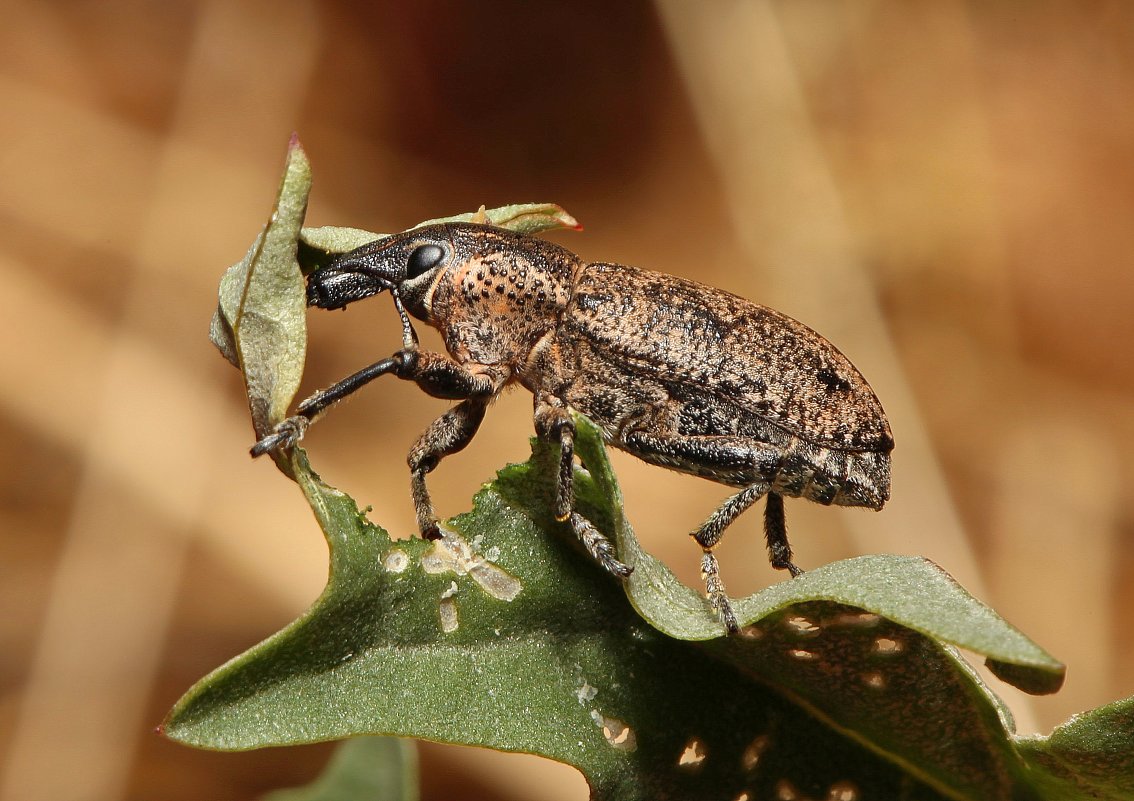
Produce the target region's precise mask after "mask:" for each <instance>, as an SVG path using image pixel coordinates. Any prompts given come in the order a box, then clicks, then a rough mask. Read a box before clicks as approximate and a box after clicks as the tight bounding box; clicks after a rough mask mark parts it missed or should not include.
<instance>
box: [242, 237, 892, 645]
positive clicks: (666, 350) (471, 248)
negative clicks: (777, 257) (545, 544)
mask: <svg viewBox="0 0 1134 801" xmlns="http://www.w3.org/2000/svg"><path fill="white" fill-rule="evenodd" d="M383 290H385V291H388V292H389V293H390V295H391V296H392V298H393V301H394V305H395V307H396V309H397V312H398V314H399V316H400V317H401V322H402V331H403V336H402V338H403V342H402V347H401V349H400V350H398V351H397V352H395V353H394V354H393V355H392V356H390V357H389V358H386V359H383V360H382V361H379V362H377V363H375V364H372V365H370V366H369V367H366V368H364V369H362V370H360V371H358V372H357V373H354V374H353V375H351V376H348V377H347V378H345V379H343V380H342V381H340V382H339V383H337V384H335V385H334V386H331V387H329V388H328V389H324V390H321V391H319V392H316V393H315V394H314V395H312V396H311V397H309V398H307V399H306V400H305V401H303V402H302V403H301V404H300V405H299V407H298V408H297V414H296V415H295V416H294V417H290V418H288V419H287V420H285V421H283V422H282V423H280V425H279V426H278V427H277V428H276V430H275V431H274V432H273V433H272V434H270V435H268V436H266V437H264V438H263V439H262V440H260V441H259V442H258V443H257V444H256V445H255V446H254V447H253V448H252V453H253V455H257V456H258V455H261V454H263V453H266V452H268V451H271V450H274V449H276V448H280V447H289V446H291V445H293V444H295V443H296V442H297V441H298V440H299V439H300V438H301V437H302V436H303V434H304V432H305V431H306V429H307V426H308V425H309V424H310V422H311V421H313V420H314V419H316V418H317V417H318V416H319V415H320V414H322V413H323V412H324V411H326V410H327V409H328V408H329V407H330V406H331V405H333V404H334V403H336V402H337V401H340V400H342V399H343V398H345V397H346V396H347V395H350V394H351V393H352V392H354V391H355V390H357V389H359V388H360V387H362V386H363V385H365V384H367V383H369V382H370V381H372V380H374V379H375V378H378V377H379V376H382V375H386V374H387V373H389V374H393V375H395V376H397V377H398V378H402V379H405V380H409V381H413V382H415V383H416V384H417V385H418V386H419V387H420V388H421V389H422V390H423V391H425V392H426V393H428V394H429V395H432V396H434V397H437V398H444V399H448V400H455V401H459V403H457V404H456V405H455V406H453V407H452V408H450V409H449V410H448V411H447V412H445V414H443V415H441V416H440V417H439V418H437V420H435V421H434V422H433V423H432V424H431V425H430V426H429V427H428V428H427V429H426V430H425V432H424V433H423V434H422V435H421V436H420V438H418V440H417V442H416V444H414V446H413V447H412V448H411V449H410V452H409V457H408V462H409V469H410V486H411V491H412V496H413V503H414V507H415V510H416V514H417V524H418V528H419V529H420V531H421V534H422V536H424V537H426V538H428V539H437V538H439V537H440V536H441V533H440V529H439V525H438V519H437V516H436V514H435V513H434V510H433V504H432V502H431V500H430V496H429V491H428V490H427V488H426V481H425V477H426V475H427V474H428V473H429V472H431V471H432V470H433V469H434V468H435V467H437V465H438V463H439V462H440V461H441V459H443V458H444V457H446V456H448V455H450V454H453V453H456V452H457V451H460V450H461V449H462V448H464V447H465V446H466V445H468V443H469V441H470V440H471V439H472V438H473V436H474V435H475V434H476V431H477V428H478V427H479V426H480V423H481V420H482V419H483V418H484V414H485V410H486V409H487V408H488V405H489V403H491V401H492V400H493V398H495V397H496V396H497V395H498V394H499V393H500V392H501V391H502V390H503V389H504V388H505V387H507V386H509V385H510V384H513V383H519V384H520V385H521V386H523V387H524V388H525V389H527V390H528V391H530V392H531V393H532V395H533V396H534V404H535V413H534V421H535V430H536V433H537V435H538V436H540V437H542V438H544V439H545V440H548V441H550V442H554V443H557V444H558V445H559V448H560V457H559V458H560V461H559V465H558V477H557V484H556V491H555V499H554V512H555V517H556V519H557V520H559V521H561V522H563V523H565V524H567V525H569V526H570V528H571V529H572V531H573V532H574V534H575V536H577V537H578V538H579V540H580V541H581V542H582V544H583V545H584V546H585V548H586V550H587V551H588V552H589V553H590V554H591V556H592V557H593V558H594V559H595V560H596V561H597V562H599V563H600V564H601V565H602V566H603V567H604V568H606V570H608V571H609V572H611V573H613V574H614V575H616V576H620V577H623V578H625V577H627V576H629V575H630V572H631V570H632V567H631V566H630V565H627V564H625V563H623V562H622V561H620V560H619V559H618V558H617V556H616V554H615V550H614V547H613V546H612V544H611V543H610V541H609V540H607V538H606V537H604V536H603V535H602V534H601V533H600V532H599V531H598V530H597V529H596V528H595V527H594V526H593V525H592V524H591V523H590V521H588V520H587V519H586V518H585V517H583V516H582V515H580V514H579V513H578V512H576V511H575V508H574V495H573V490H572V475H573V461H574V434H575V429H574V424H573V422H572V417H571V413H570V410H572V409H574V410H577V411H579V412H581V413H583V414H584V415H586V416H587V417H589V418H590V419H591V420H592V421H594V422H595V424H596V425H597V426H598V427H599V429H600V430H601V431H602V436H603V439H604V441H605V442H606V443H607V444H608V445H611V446H613V447H615V448H618V449H620V450H624V451H627V452H628V453H631V454H633V455H634V456H637V457H638V458H640V459H642V460H644V461H646V462H649V463H651V464H655V465H660V466H662V467H667V468H670V469H671V470H677V471H680V472H683V473H689V474H692V475H695V476H700V477H701V478H706V479H709V480H712V481H716V482H719V483H721V484H726V485H729V486H732V487H735V488H737V489H738V491H737V492H736V493H735V494H734V495H732V496H731V497H729V498H728V499H727V500H725V501H724V503H722V504H721V505H720V507H719V508H718V509H717V510H716V511H715V512H713V513H712V515H710V516H709V518H708V520H706V521H705V522H704V523H703V524H702V525H701V526H700V528H698V529H696V530H695V531H693V532H692V534H691V536H692V537H693V539H694V540H696V542H697V544H698V545H700V546H701V548H702V552H703V553H702V560H701V571H702V575H703V577H704V579H705V585H706V590H707V595H708V598H709V602H710V604H711V606H712V608H713V609H714V610H715V611H716V613H717V614H718V616H719V617H720V619H721V622H722V623H723V624H724V626H725V627H726V629H727V630H728V631H729V632H733V633H735V632H736V631H737V629H738V625H737V620H736V616H735V614H734V613H733V610H732V607H731V606H730V604H729V600H728V597H727V595H726V593H725V589H724V585H723V583H722V581H721V578H720V574H719V569H718V565H717V560H716V557H715V556H714V555H713V549H714V547H715V546H716V545H717V543H718V542H720V540H721V537H722V535H723V534H724V531H725V529H726V528H728V526H729V525H730V524H731V523H732V522H733V521H734V520H735V519H736V518H737V517H738V516H739V515H740V514H741V513H742V512H744V511H745V510H746V509H748V507H750V506H752V504H753V503H755V502H756V501H757V500H759V499H760V498H762V497H763V498H766V501H765V506H764V536H765V538H766V541H767V548H768V554H769V559H770V561H771V563H772V565H773V567H776V568H779V569H782V570H787V571H788V572H789V573H791V575H792V576H793V577H794V576H798V575H799V574H800V573H801V572H802V571H800V569H799V568H798V567H796V565H795V564H794V563H793V562H792V549H791V546H790V545H789V543H788V536H787V528H786V525H785V522H784V501H783V499H784V498H785V497H800V498H806V499H807V500H810V501H815V502H817V503H821V504H826V505H830V504H834V505H838V506H862V507H867V508H871V509H880V508H882V505H883V504H884V503H885V502H886V501H887V500H888V499H889V496H890V452H891V450H892V449H893V446H894V440H893V437H892V435H891V433H890V426H889V423H888V422H887V419H886V415H885V413H884V412H883V410H882V406H881V404H880V403H879V401H878V398H877V397H876V396H875V394H874V392H873V391H872V390H871V388H870V386H869V385H868V384H867V383H866V381H865V379H863V377H862V375H861V374H860V373H859V371H858V370H857V369H856V368H855V367H854V366H853V365H852V364H851V363H850V361H849V360H848V359H847V358H846V357H845V356H844V355H843V354H842V353H841V352H839V350H838V349H836V348H835V346H834V345H832V344H831V343H830V342H828V341H827V340H826V339H824V338H823V337H822V336H820V335H819V334H817V333H816V332H814V331H813V330H811V329H810V328H808V327H807V326H805V325H803V324H802V323H799V322H797V321H796V320H793V319H792V318H790V317H788V316H787V315H784V314H781V313H780V312H777V311H775V310H773V309H770V308H767V307H765V306H761V305H759V304H756V303H753V302H751V301H748V300H745V299H744V298H741V297H738V296H736V295H733V294H730V293H728V292H725V291H722V290H719V289H714V288H712V287H708V286H705V285H702V284H699V283H697V282H694V281H690V280H686V279H683V278H677V277H674V276H671V275H665V274H662V273H656V272H649V271H647V270H642V269H637V268H634V267H627V266H623V265H620V264H607V263H587V262H585V261H583V260H582V259H581V258H580V257H578V256H576V255H575V254H574V253H572V252H571V251H569V250H567V249H565V248H563V247H561V246H559V245H557V244H555V243H552V242H549V241H546V240H543V239H538V238H536V237H533V236H528V235H524V234H519V233H515V232H512V231H508V230H504V229H500V228H494V227H491V226H487V225H481V224H476V223H446V224H436V225H430V226H425V227H421V228H416V229H413V230H410V231H407V232H405V233H402V234H397V235H394V236H389V237H385V238H382V239H379V240H376V241H374V242H372V243H370V244H368V245H364V246H363V247H360V248H358V249H357V250H354V251H351V252H350V253H346V254H343V255H341V256H338V257H337V258H335V259H334V260H333V261H331V262H330V263H328V264H327V265H325V266H323V267H320V268H319V269H317V270H315V271H314V272H313V273H311V274H310V275H309V276H308V279H307V303H308V305H309V306H317V307H319V308H322V309H340V308H343V307H345V306H347V305H348V304H350V303H353V302H355V301H359V300H362V299H364V298H367V297H370V296H371V295H376V294H378V293H380V292H382V291H383ZM411 316H412V317H415V318H417V319H418V320H422V321H424V322H426V323H428V324H429V325H431V326H433V327H434V328H436V329H437V330H438V331H440V333H441V335H442V337H443V338H444V342H445V347H446V349H447V350H448V354H447V355H446V354H441V353H431V352H427V351H423V350H421V349H420V348H419V347H418V340H417V335H416V333H415V331H414V328H413V324H412V322H411V320H410V317H411Z"/></svg>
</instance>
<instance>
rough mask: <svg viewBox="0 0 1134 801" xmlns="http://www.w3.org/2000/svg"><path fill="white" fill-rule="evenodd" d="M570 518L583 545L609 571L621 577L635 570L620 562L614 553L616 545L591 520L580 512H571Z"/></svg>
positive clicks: (573, 528)
mask: <svg viewBox="0 0 1134 801" xmlns="http://www.w3.org/2000/svg"><path fill="white" fill-rule="evenodd" d="M568 520H569V521H570V523H571V530H572V531H574V532H575V536H576V537H578V538H579V542H581V543H583V547H584V548H586V549H587V553H589V554H590V555H591V558H592V559H594V560H595V561H596V562H598V563H599V564H600V565H602V566H603V568H604V569H605V570H606V571H607V572H608V573H612V574H614V575H615V576H618V577H619V578H628V577H629V576H630V574H631V573H633V572H634V568H633V567H631V566H630V565H628V564H626V563H625V562H620V561H619V560H618V558H617V557H615V555H614V546H613V545H612V544H611V542H610V540H608V539H607V538H606V537H604V536H603V535H602V534H601V533H600V532H599V530H598V529H597V528H595V527H594V526H593V525H592V524H591V521H589V520H587V518H585V517H583V516H582V515H581V514H579V513H578V512H571V515H570V517H568Z"/></svg>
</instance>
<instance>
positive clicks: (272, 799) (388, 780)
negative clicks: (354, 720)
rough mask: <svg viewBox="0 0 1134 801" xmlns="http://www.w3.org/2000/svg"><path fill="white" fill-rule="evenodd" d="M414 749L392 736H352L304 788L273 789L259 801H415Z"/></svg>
mask: <svg viewBox="0 0 1134 801" xmlns="http://www.w3.org/2000/svg"><path fill="white" fill-rule="evenodd" d="M417 799H418V791H417V749H415V748H414V745H413V743H412V742H410V741H409V740H401V739H398V738H396V737H352V738H351V739H349V740H345V741H344V742H342V743H340V744H339V747H338V748H337V749H335V753H334V755H333V756H332V757H331V760H330V762H328V763H327V767H326V769H325V770H324V771H323V774H322V775H321V776H320V777H319V778H318V779H316V780H315V781H314V782H312V783H311V784H309V785H307V786H305V787H296V788H293V789H287V790H276V791H275V792H272V793H269V794H268V795H266V796H264V798H263V801H417Z"/></svg>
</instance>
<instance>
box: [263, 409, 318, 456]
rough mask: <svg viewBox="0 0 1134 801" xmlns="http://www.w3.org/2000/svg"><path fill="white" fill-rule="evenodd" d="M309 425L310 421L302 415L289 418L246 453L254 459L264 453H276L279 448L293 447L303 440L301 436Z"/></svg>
mask: <svg viewBox="0 0 1134 801" xmlns="http://www.w3.org/2000/svg"><path fill="white" fill-rule="evenodd" d="M310 424H311V421H310V420H309V419H308V418H306V417H304V416H302V415H296V416H295V417H289V418H287V419H286V420H283V421H281V422H280V423H279V424H277V425H276V429H275V431H273V432H272V433H271V434H268V435H267V436H266V437H263V438H262V439H261V440H260V441H259V442H257V443H256V444H255V445H253V446H252V447H251V448H249V450H248V452H249V453H250V454H252V458H253V459H255V458H256V457H257V456H263V455H264V454H265V453H271V452H272V451H278V450H280V449H281V448H292V447H295V445H297V444H298V443H299V441H300V440H301V439H303V435H304V434H306V433H307V426H309V425H310Z"/></svg>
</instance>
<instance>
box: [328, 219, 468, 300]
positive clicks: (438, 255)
mask: <svg viewBox="0 0 1134 801" xmlns="http://www.w3.org/2000/svg"><path fill="white" fill-rule="evenodd" d="M452 254H453V244H452V241H451V240H450V237H449V234H448V231H447V229H446V228H445V226H443V225H432V226H427V227H424V228H418V229H415V230H412V231H406V232H405V233H401V234H395V235H394V236H388V237H384V238H382V239H377V240H375V241H374V242H371V243H369V244H366V245H363V246H362V247H360V248H357V249H355V250H352V251H350V252H349V253H344V254H342V255H341V256H338V257H337V258H335V260H334V261H332V262H330V263H329V264H327V265H325V266H323V267H320V268H319V269H318V270H316V271H315V272H313V273H311V275H309V276H308V277H307V305H308V306H318V307H319V308H321V309H341V308H343V307H344V306H346V305H348V304H350V303H354V302H355V301H356V300H362V299H364V298H368V297H370V296H371V295H377V294H378V293H379V292H381V291H382V290H384V289H388V290H390V291H391V292H393V293H394V294H396V295H400V296H402V297H404V298H406V299H407V300H408V301H409V302H410V303H411V305H412V303H413V301H414V300H416V299H417V298H419V297H420V296H421V295H423V294H424V293H425V291H426V290H427V289H428V287H429V286H430V284H432V283H433V280H434V279H435V278H436V276H437V273H438V272H439V271H440V270H442V269H444V267H445V265H446V264H448V263H449V261H450V259H451V258H452Z"/></svg>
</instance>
